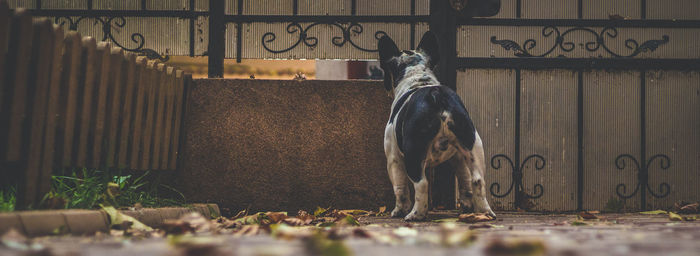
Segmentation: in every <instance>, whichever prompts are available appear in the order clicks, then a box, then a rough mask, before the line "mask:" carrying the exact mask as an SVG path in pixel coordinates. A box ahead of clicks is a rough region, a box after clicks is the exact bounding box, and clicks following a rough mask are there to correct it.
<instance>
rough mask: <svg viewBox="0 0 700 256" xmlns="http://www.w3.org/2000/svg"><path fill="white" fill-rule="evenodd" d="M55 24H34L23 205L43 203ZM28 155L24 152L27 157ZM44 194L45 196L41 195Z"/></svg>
mask: <svg viewBox="0 0 700 256" xmlns="http://www.w3.org/2000/svg"><path fill="white" fill-rule="evenodd" d="M52 24H53V23H52V22H51V21H49V20H48V19H41V20H37V21H35V22H34V36H33V38H34V40H33V41H34V44H33V47H32V48H33V49H32V55H31V60H30V63H31V64H30V71H29V77H30V78H29V83H28V84H27V86H28V90H27V92H28V93H27V94H28V99H29V101H28V102H29V106H28V107H30V109H29V110H28V111H27V113H28V115H27V118H28V119H30V120H31V121H30V124H31V126H30V128H29V144H28V147H29V148H28V151H27V152H26V159H25V160H23V161H24V162H25V163H26V166H25V169H24V184H23V186H22V188H23V191H21V193H23V196H22V198H23V200H22V201H23V202H22V203H21V205H24V206H31V205H35V204H36V203H38V202H40V201H41V198H42V197H43V195H44V193H46V192H47V191H44V190H43V189H40V187H39V186H40V185H41V180H40V178H41V177H42V175H41V173H40V168H41V162H40V161H39V159H41V153H42V149H43V146H44V141H43V138H44V136H43V135H44V125H45V122H46V97H47V96H48V93H47V92H48V89H49V88H48V86H49V74H50V72H49V70H50V68H51V60H52V58H53V56H52V52H53V39H54V38H53V33H52V31H53V30H52ZM24 154H25V153H23V155H24ZM42 192H43V193H42Z"/></svg>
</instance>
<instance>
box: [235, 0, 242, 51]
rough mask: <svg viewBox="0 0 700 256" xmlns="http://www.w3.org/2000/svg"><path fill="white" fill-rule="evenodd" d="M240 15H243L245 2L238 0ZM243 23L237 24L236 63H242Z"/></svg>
mask: <svg viewBox="0 0 700 256" xmlns="http://www.w3.org/2000/svg"><path fill="white" fill-rule="evenodd" d="M237 7H238V12H237V13H238V15H243V0H238V6H237ZM242 37H243V23H241V22H238V23H237V24H236V62H237V63H241V60H242V56H241V55H243V38H242Z"/></svg>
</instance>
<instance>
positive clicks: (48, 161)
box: [39, 25, 64, 194]
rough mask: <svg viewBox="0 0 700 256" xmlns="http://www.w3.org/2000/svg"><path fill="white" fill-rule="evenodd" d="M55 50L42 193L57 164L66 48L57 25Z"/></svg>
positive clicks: (46, 127) (42, 166)
mask: <svg viewBox="0 0 700 256" xmlns="http://www.w3.org/2000/svg"><path fill="white" fill-rule="evenodd" d="M52 36H53V41H54V44H53V51H52V56H51V70H50V73H49V74H48V75H49V76H50V79H49V80H50V81H49V85H48V88H47V93H48V96H47V98H46V124H45V129H44V153H43V156H42V160H41V177H40V178H39V181H40V184H39V190H40V191H41V194H45V193H48V192H49V190H50V189H51V174H52V172H53V170H54V168H55V167H56V166H58V165H57V164H55V163H54V161H55V157H54V155H55V152H56V150H55V147H54V146H55V138H56V125H57V123H58V119H57V118H56V115H57V114H58V102H59V99H58V97H59V95H60V94H61V72H62V70H63V61H62V58H63V49H64V45H63V44H64V42H63V38H64V33H63V28H62V27H60V26H57V25H54V26H53V34H52Z"/></svg>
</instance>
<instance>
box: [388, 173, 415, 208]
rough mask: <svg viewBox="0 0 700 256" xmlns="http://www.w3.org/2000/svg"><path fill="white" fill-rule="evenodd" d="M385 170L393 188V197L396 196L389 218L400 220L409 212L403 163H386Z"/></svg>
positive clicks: (409, 202)
mask: <svg viewBox="0 0 700 256" xmlns="http://www.w3.org/2000/svg"><path fill="white" fill-rule="evenodd" d="M387 170H388V171H389V179H390V180H391V185H392V186H393V187H394V195H395V196H396V206H395V207H394V210H393V211H391V217H394V218H401V217H404V216H406V214H408V211H410V210H411V200H410V198H409V197H410V194H411V193H410V191H409V188H408V177H407V176H406V170H404V165H403V161H395V160H394V161H392V160H389V161H387Z"/></svg>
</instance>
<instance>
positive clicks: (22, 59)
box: [0, 10, 33, 161]
mask: <svg viewBox="0 0 700 256" xmlns="http://www.w3.org/2000/svg"><path fill="white" fill-rule="evenodd" d="M32 29H33V28H32V18H31V16H29V14H28V13H26V12H25V11H22V10H19V11H17V12H16V13H15V16H13V17H12V28H11V32H10V44H9V49H13V50H12V51H8V68H7V72H8V75H7V78H6V81H7V85H8V87H7V89H8V90H7V92H6V93H7V94H6V95H5V99H4V100H3V102H5V104H6V106H8V105H9V108H7V110H8V111H9V112H8V113H7V114H2V122H1V123H0V125H1V126H2V129H0V136H7V137H6V138H7V140H0V141H6V143H7V144H5V145H2V146H0V148H4V149H5V150H4V151H6V152H4V153H5V155H4V158H5V159H6V160H7V161H18V160H20V157H21V155H20V154H21V148H22V146H23V144H24V143H23V142H22V139H23V138H24V137H23V136H22V134H23V132H24V121H25V114H26V113H25V111H26V107H27V102H26V100H27V98H26V97H27V79H28V73H29V58H27V56H30V55H31V51H32V36H33V31H32ZM3 108H4V107H3Z"/></svg>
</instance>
